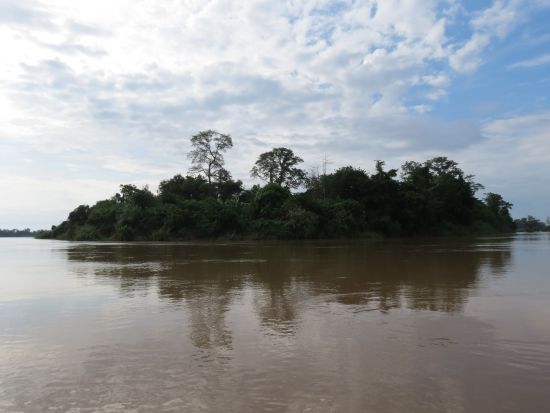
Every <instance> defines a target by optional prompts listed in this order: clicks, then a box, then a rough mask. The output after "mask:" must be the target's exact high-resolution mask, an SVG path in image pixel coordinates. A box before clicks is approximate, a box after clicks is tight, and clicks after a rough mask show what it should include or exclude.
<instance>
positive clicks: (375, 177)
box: [41, 130, 514, 240]
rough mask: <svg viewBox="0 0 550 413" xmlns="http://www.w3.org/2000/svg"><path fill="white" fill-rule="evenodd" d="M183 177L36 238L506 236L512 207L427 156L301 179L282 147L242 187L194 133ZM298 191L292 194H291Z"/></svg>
mask: <svg viewBox="0 0 550 413" xmlns="http://www.w3.org/2000/svg"><path fill="white" fill-rule="evenodd" d="M191 143H192V146H193V150H192V151H191V152H190V154H189V158H190V159H191V162H192V167H191V169H190V173H191V175H188V176H182V175H176V176H174V177H173V178H171V179H167V180H164V181H162V182H161V183H160V185H159V189H158V192H157V193H156V194H155V193H153V192H151V191H150V190H149V189H148V188H147V187H144V188H138V187H136V186H134V185H122V186H121V188H120V192H119V193H117V194H115V195H114V196H113V197H112V198H110V199H105V200H102V201H99V202H97V203H96V204H95V205H93V206H91V207H90V206H88V205H80V206H79V207H77V208H76V209H75V210H74V211H72V212H71V213H70V214H69V217H68V219H67V220H66V221H64V222H62V223H61V224H60V225H58V226H54V227H52V229H51V231H47V232H45V233H44V234H42V235H41V236H42V237H44V238H57V239H74V240H180V239H181V240H183V239H197V238H255V239H256V238H262V239H263V238H269V239H285V238H295V239H299V238H331V237H352V236H365V235H367V234H373V233H375V234H385V235H436V234H473V233H492V232H509V231H513V230H514V222H513V220H512V218H511V216H510V208H511V207H512V205H511V204H510V203H508V202H506V201H505V200H504V199H503V198H502V197H501V196H500V195H498V194H494V193H488V194H485V196H484V197H483V199H481V200H480V199H478V198H476V197H475V194H476V192H478V191H479V190H480V189H481V188H482V186H481V185H479V184H477V183H475V182H474V180H473V177H472V176H471V175H466V174H465V173H464V172H463V171H462V170H461V169H460V168H459V167H458V165H457V163H456V162H454V161H452V160H450V159H447V158H445V157H437V158H434V159H430V160H428V161H426V162H423V163H418V162H406V163H405V164H404V165H403V166H402V167H401V168H400V170H396V169H389V170H387V169H386V168H385V165H384V162H382V161H376V164H375V172H374V173H372V174H369V173H367V172H366V171H364V170H363V169H360V168H356V167H353V166H346V167H343V168H340V169H338V170H336V171H335V172H333V173H328V174H318V173H314V172H312V173H309V174H307V173H305V172H304V171H303V170H302V169H300V168H299V167H298V165H299V164H300V163H302V162H303V161H302V159H301V158H300V157H298V156H296V155H294V153H293V151H292V150H290V149H288V148H274V149H273V150H271V151H269V152H266V153H264V154H261V155H260V157H259V158H258V160H257V161H256V163H255V164H254V165H253V167H252V170H251V175H252V176H253V177H255V178H260V179H262V180H264V181H266V184H265V185H264V186H259V185H255V186H253V187H252V188H249V189H245V188H243V184H242V182H241V181H235V180H233V179H232V177H231V174H230V173H229V171H227V170H226V169H224V159H223V153H224V152H225V151H226V150H228V149H230V148H231V147H232V146H233V142H232V140H231V137H230V136H229V135H223V134H219V133H217V132H215V131H211V130H209V131H203V132H200V133H199V134H197V135H195V136H193V138H192V139H191ZM296 188H303V189H304V190H303V191H302V192H295V193H293V192H291V189H296Z"/></svg>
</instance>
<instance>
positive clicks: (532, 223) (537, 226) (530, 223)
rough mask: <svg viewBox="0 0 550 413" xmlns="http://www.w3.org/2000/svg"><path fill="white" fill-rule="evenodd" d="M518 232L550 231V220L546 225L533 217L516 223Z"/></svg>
mask: <svg viewBox="0 0 550 413" xmlns="http://www.w3.org/2000/svg"><path fill="white" fill-rule="evenodd" d="M514 224H515V225H516V230H517V231H520V232H539V231H550V218H547V219H546V224H545V223H544V222H542V221H541V220H540V219H538V218H535V217H534V216H532V215H527V217H525V218H521V219H516V220H515V221H514Z"/></svg>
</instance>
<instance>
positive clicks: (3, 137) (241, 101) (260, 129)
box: [0, 0, 524, 221]
mask: <svg viewBox="0 0 550 413" xmlns="http://www.w3.org/2000/svg"><path fill="white" fill-rule="evenodd" d="M522 4H524V3H523V2H520V1H496V2H495V3H494V4H493V5H492V6H490V7H489V8H488V9H486V10H485V11H481V12H479V13H476V14H474V15H473V16H469V17H470V18H471V20H470V21H471V24H470V28H471V31H472V35H471V37H469V38H468V39H467V40H466V41H463V40H457V39H455V38H452V37H450V35H449V33H448V30H447V29H448V27H449V25H451V24H453V19H455V18H456V16H457V15H459V14H464V13H465V11H464V10H463V8H462V7H458V6H457V2H456V1H451V0H449V1H445V2H438V1H435V0H384V1H375V0H365V1H360V2H357V1H352V0H345V1H342V2H334V1H331V0H301V1H299V0H290V1H286V2H280V1H268V0H235V1H224V0H211V1H206V2H205V1H195V0H185V1H178V0H139V1H135V0H95V1H94V2H84V1H75V0H48V1H47V2H38V1H31V0H0V47H1V48H2V51H3V53H2V54H1V55H0V66H1V67H2V71H0V117H1V123H0V144H5V145H9V146H10V148H11V149H10V151H13V153H14V157H17V156H18V155H17V154H19V156H20V157H21V158H23V157H29V156H30V157H31V158H32V160H33V162H32V168H33V173H35V175H33V176H41V177H42V178H43V179H59V177H60V176H61V177H63V176H65V177H66V176H71V177H73V179H72V180H68V181H63V182H64V186H63V188H64V189H65V190H66V191H68V192H69V193H70V194H72V195H71V198H70V199H69V198H61V197H52V202H53V203H54V204H55V205H53V204H52V208H49V209H48V210H49V211H50V210H51V211H53V210H57V211H59V210H63V209H71V208H72V207H73V206H74V205H76V204H79V203H83V202H91V201H90V198H92V196H93V197H96V196H100V192H101V191H103V189H102V190H101V191H99V190H97V191H96V190H91V191H89V192H86V193H84V192H82V191H81V190H80V189H79V187H78V185H80V184H79V182H80V181H79V180H82V182H84V181H89V180H97V181H98V182H102V183H101V184H98V187H99V186H101V188H115V189H116V188H117V184H118V183H123V182H129V181H133V182H149V183H152V182H154V181H155V180H157V179H158V177H159V176H160V175H161V174H167V175H168V174H171V173H175V172H177V171H180V172H185V171H186V170H187V168H188V165H187V160H186V157H185V154H186V152H187V150H188V138H189V137H190V136H191V135H192V134H193V133H195V132H196V131H198V130H201V129H205V128H215V129H219V130H220V131H223V132H228V133H231V134H232V135H233V137H234V141H235V146H236V148H235V150H234V151H233V152H232V153H230V154H228V158H227V162H228V167H229V168H230V169H231V170H232V172H233V174H234V176H235V177H237V178H240V179H244V180H248V171H249V169H250V166H251V164H252V163H253V159H254V158H255V156H257V155H258V154H259V153H260V152H262V151H265V150H266V149H268V148H269V147H270V146H271V145H282V144H288V145H292V146H293V147H294V148H296V149H297V151H299V153H300V154H301V155H303V157H304V158H306V157H311V158H310V159H312V160H311V161H310V162H311V163H314V162H315V159H320V158H321V157H322V155H323V154H324V152H329V153H333V154H334V155H333V158H334V160H335V164H336V163H338V164H344V163H352V162H356V163H358V164H360V165H363V166H366V165H365V164H370V160H371V159H377V158H382V157H384V156H386V157H392V158H393V159H395V161H396V162H397V161H399V160H400V159H401V157H402V156H405V155H418V156H422V155H425V154H432V153H435V152H436V151H440V152H446V151H458V150H460V149H463V148H467V147H469V146H471V145H475V144H478V143H480V142H482V141H483V137H482V134H481V133H480V131H479V127H478V126H477V124H476V122H473V121H468V122H467V121H463V122H458V121H457V122H445V121H442V120H438V119H436V118H432V117H430V116H429V114H430V113H431V111H432V109H433V108H434V105H435V104H436V103H437V102H438V101H441V100H442V99H443V98H444V97H446V96H447V89H448V88H449V86H450V85H451V82H452V79H453V76H456V74H454V73H451V72H452V70H450V69H449V65H450V66H451V67H452V69H453V70H455V71H458V72H463V71H473V70H475V69H476V68H477V67H478V66H479V65H480V64H481V63H482V58H481V55H482V53H483V51H484V50H486V48H487V47H488V46H489V44H490V43H491V42H493V41H494V40H495V39H498V38H503V37H505V36H506V35H507V34H508V33H509V31H510V30H512V29H513V27H514V25H515V24H516V23H517V21H518V20H517V19H519V17H518V16H520V14H523V13H524V11H521V10H522V8H521V7H522ZM518 13H519V14H518ZM14 148H17V149H14ZM10 153H12V152H10ZM243 154H246V155H243ZM13 168H14V166H13V164H11V163H10V164H9V165H8V164H7V163H4V165H0V174H2V175H3V176H10V177H13V176H14V175H13ZM17 168H19V169H18V171H19V170H20V169H21V168H20V167H17ZM98 177H99V178H98ZM25 179H26V178H25ZM29 179H30V178H29ZM13 182H14V183H13V184H12V186H13V187H14V188H15V185H16V181H13ZM25 182H27V181H25ZM35 184H37V181H36V182H35ZM3 185H5V188H4V189H6V190H9V188H10V184H9V180H4V181H3ZM25 185H27V186H26V188H30V185H31V184H25ZM56 188H57V187H56ZM56 188H52V191H58V189H56ZM13 192H14V193H15V194H16V198H17V199H19V201H17V202H20V204H18V205H23V204H24V203H25V202H29V203H31V202H32V201H31V198H30V195H25V193H24V192H21V191H19V190H15V189H13ZM105 192H107V191H104V192H101V194H104V193H105ZM108 192H109V195H110V194H111V193H112V192H113V191H112V190H109V191H108ZM88 195H90V196H88ZM103 196H104V195H103ZM56 208H57V209H56ZM56 214H57V213H56ZM59 218H62V217H59V216H58V215H55V216H53V215H48V218H47V219H48V220H59ZM45 221H46V219H45Z"/></svg>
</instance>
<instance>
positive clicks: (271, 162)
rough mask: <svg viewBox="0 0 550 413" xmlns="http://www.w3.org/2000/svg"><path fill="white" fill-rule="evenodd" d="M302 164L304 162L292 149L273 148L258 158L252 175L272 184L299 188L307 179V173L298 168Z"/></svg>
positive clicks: (251, 172)
mask: <svg viewBox="0 0 550 413" xmlns="http://www.w3.org/2000/svg"><path fill="white" fill-rule="evenodd" d="M302 162H304V160H303V159H302V158H300V157H299V156H296V155H294V152H293V151H292V149H288V148H273V149H272V150H270V151H269V152H264V153H262V154H261V155H260V156H259V157H258V160H257V161H256V163H255V164H254V166H253V167H252V169H251V171H250V175H251V176H252V177H253V178H260V179H261V180H263V181H266V182H269V183H272V184H278V185H281V186H284V187H287V188H298V187H299V186H300V185H302V184H303V183H304V182H305V179H306V173H305V172H304V171H303V170H302V169H300V168H297V167H296V165H298V164H299V163H302Z"/></svg>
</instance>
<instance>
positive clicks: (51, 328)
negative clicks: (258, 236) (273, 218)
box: [0, 234, 550, 413]
mask: <svg viewBox="0 0 550 413" xmlns="http://www.w3.org/2000/svg"><path fill="white" fill-rule="evenodd" d="M549 268H550V237H549V234H531V235H528V234H518V235H514V236H501V237H490V238H475V239H425V240H418V239H415V240H387V241H343V242H342V241H319V242H263V243H188V244H173V243H147V244H137V243H133V244H132V243H75V242H61V241H38V240H33V239H0V413H7V412H10V413H11V412H25V413H27V412H29V413H34V412H37V413H44V412H71V413H84V412H139V413H142V412H258V411H269V412H307V411H310V412H396V411H406V412H441V411H448V412H471V411H491V412H507V411H510V412H520V411H521V412H542V411H548V409H549V406H550V271H549Z"/></svg>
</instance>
